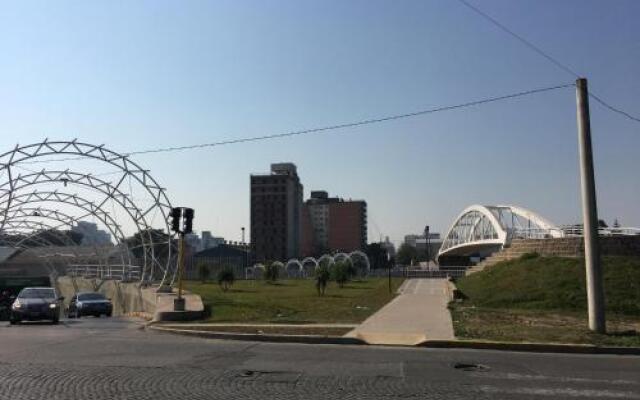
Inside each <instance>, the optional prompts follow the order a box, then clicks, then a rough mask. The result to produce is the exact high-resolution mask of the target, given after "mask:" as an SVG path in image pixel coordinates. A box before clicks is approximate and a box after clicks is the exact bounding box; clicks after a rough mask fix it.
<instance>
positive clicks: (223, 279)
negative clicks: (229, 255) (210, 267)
mask: <svg viewBox="0 0 640 400" xmlns="http://www.w3.org/2000/svg"><path fill="white" fill-rule="evenodd" d="M235 281H236V275H235V273H234V272H233V269H231V268H229V267H224V268H222V269H221V270H220V272H218V285H220V287H221V288H222V291H223V292H226V291H227V290H229V288H231V286H233V282H235Z"/></svg>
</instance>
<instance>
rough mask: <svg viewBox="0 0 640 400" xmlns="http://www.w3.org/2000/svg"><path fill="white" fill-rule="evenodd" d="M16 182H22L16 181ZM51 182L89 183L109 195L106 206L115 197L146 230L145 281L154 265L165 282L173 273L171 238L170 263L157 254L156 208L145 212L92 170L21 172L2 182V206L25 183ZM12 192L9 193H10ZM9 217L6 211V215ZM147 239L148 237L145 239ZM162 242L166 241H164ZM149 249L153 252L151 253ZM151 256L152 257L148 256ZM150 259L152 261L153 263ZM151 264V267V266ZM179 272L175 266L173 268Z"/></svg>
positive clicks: (142, 237) (138, 226) (82, 184)
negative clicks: (148, 217)
mask: <svg viewBox="0 0 640 400" xmlns="http://www.w3.org/2000/svg"><path fill="white" fill-rule="evenodd" d="M16 182H18V184H17V185H16ZM51 182H65V184H69V183H71V184H76V185H80V186H85V187H88V188H90V189H95V190H97V191H98V192H100V193H102V194H103V195H105V198H104V199H102V201H101V202H100V203H99V204H98V205H97V206H96V207H97V208H100V207H102V205H104V204H105V203H106V202H107V201H109V200H114V201H115V202H116V203H117V204H118V205H119V206H120V207H122V208H123V209H124V210H125V212H126V213H127V214H128V215H129V217H130V218H131V220H132V221H133V223H134V224H135V225H136V228H137V229H138V232H143V233H144V234H143V235H141V236H140V238H141V239H142V242H143V246H144V248H145V251H144V252H143V256H144V264H145V267H146V268H144V270H143V273H142V278H141V280H142V281H144V279H145V273H146V274H148V275H149V276H153V275H154V268H153V267H154V266H155V265H156V264H157V265H158V267H160V269H161V270H162V272H163V278H162V282H164V281H165V280H166V278H167V276H168V274H169V269H170V266H171V263H170V260H171V246H170V240H169V243H168V245H169V247H168V248H169V250H168V256H167V259H168V261H169V262H168V263H167V266H166V267H163V266H162V265H161V264H160V263H159V262H158V261H157V260H156V258H155V255H154V252H155V249H154V247H155V246H154V241H153V235H152V234H151V229H152V226H151V225H150V224H149V223H148V222H147V220H146V215H147V214H148V212H149V211H150V210H151V209H152V208H150V209H148V210H146V211H145V212H143V211H142V210H141V209H140V208H138V207H137V206H136V205H135V203H134V202H133V200H131V199H130V198H129V196H128V195H127V194H126V193H124V192H122V191H121V190H120V189H119V188H118V187H117V186H112V185H111V183H110V182H107V181H105V180H103V179H100V178H97V177H95V176H93V175H91V174H83V173H78V172H74V171H69V170H64V171H47V170H42V171H40V172H33V173H29V174H24V175H23V174H19V175H18V176H17V177H16V178H15V180H13V181H11V182H8V183H4V184H0V206H2V205H3V204H5V203H6V204H7V206H6V207H7V208H10V207H11V201H12V199H13V198H14V197H15V196H12V193H15V192H17V191H19V190H21V189H24V188H25V187H31V186H34V185H39V184H46V183H51ZM6 185H10V186H11V188H10V189H6V188H5V186H6ZM7 194H8V196H7ZM3 220H6V215H5V217H4V218H3ZM0 229H1V228H0ZM145 239H147V240H146V241H145ZM161 244H162V243H161ZM148 253H149V254H148ZM148 256H150V260H148ZM149 262H150V263H151V265H149ZM149 267H150V268H149ZM173 272H175V270H174V271H173Z"/></svg>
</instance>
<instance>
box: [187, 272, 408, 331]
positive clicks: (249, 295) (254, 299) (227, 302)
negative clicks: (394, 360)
mask: <svg viewBox="0 0 640 400" xmlns="http://www.w3.org/2000/svg"><path fill="white" fill-rule="evenodd" d="M325 279H326V282H325V283H326V285H325V287H324V295H323V296H318V292H319V289H318V287H317V284H318V283H317V280H316V279H287V280H278V281H275V282H273V281H271V282H266V281H264V280H236V281H235V283H234V284H233V286H232V287H230V288H229V289H228V290H227V291H224V290H223V289H222V287H221V286H219V285H217V284H215V283H202V282H197V281H188V282H187V283H186V288H187V289H188V290H190V291H191V292H193V293H196V294H199V295H200V296H201V297H202V300H203V302H204V303H205V306H206V307H207V308H210V309H211V316H210V317H209V318H208V319H207V320H206V322H233V323H360V322H362V321H364V320H365V319H366V318H367V317H368V316H369V315H371V314H372V313H374V312H375V311H377V310H379V309H380V308H381V307H382V306H384V305H385V304H386V303H387V302H389V301H390V300H391V299H392V298H393V297H395V292H396V290H397V288H398V287H399V286H400V284H401V283H402V280H403V279H402V278H394V279H393V280H392V285H393V291H392V293H389V292H388V287H387V279H386V278H367V279H362V280H357V279H354V280H351V281H349V282H346V283H344V284H343V286H342V288H339V287H338V284H337V283H335V282H329V281H328V277H326V278H325ZM323 280H324V279H323Z"/></svg>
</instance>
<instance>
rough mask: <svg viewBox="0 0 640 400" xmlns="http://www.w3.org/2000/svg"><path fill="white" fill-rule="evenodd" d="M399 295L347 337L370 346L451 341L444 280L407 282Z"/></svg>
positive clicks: (450, 324) (453, 337)
mask: <svg viewBox="0 0 640 400" xmlns="http://www.w3.org/2000/svg"><path fill="white" fill-rule="evenodd" d="M398 292H399V294H398V296H397V297H396V298H395V299H393V300H392V301H391V302H390V303H388V304H387V305H385V306H384V307H383V308H382V309H380V310H379V311H378V312H377V313H375V314H373V315H372V316H370V317H369V318H367V319H366V320H365V321H364V322H363V323H362V324H361V325H359V326H358V327H357V328H356V329H354V330H353V331H351V332H349V333H348V334H347V335H346V336H349V337H357V338H360V339H362V340H364V341H366V342H367V343H370V344H402V345H415V344H418V343H420V342H423V341H425V340H453V339H455V336H454V334H453V323H452V322H451V314H450V313H449V310H448V309H447V303H448V302H449V299H450V296H449V290H448V282H447V280H446V279H424V278H422V279H407V280H406V281H405V282H404V283H403V285H402V286H401V287H400V289H399V290H398Z"/></svg>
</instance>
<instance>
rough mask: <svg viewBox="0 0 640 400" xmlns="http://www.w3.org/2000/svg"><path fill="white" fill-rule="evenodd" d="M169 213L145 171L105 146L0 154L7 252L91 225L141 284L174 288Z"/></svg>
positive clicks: (1, 232)
mask: <svg viewBox="0 0 640 400" xmlns="http://www.w3.org/2000/svg"><path fill="white" fill-rule="evenodd" d="M170 210H171V203H170V202H169V199H168V197H167V195H166V192H165V189H164V188H162V187H161V186H160V185H159V184H158V182H157V181H156V180H155V179H154V178H153V177H152V176H151V175H150V174H149V171H148V170H146V169H144V168H143V167H142V166H140V165H139V164H137V163H136V162H134V161H133V160H131V159H130V157H129V155H127V154H119V153H116V152H115V151H112V150H109V149H107V148H105V147H104V145H99V146H96V145H93V144H89V143H82V142H79V141H77V140H75V139H74V140H72V141H49V140H44V141H43V142H41V143H34V144H29V145H22V146H20V145H16V147H15V148H14V149H13V150H11V151H8V152H5V153H3V154H0V241H1V242H2V244H4V245H7V246H12V247H15V248H27V247H29V246H34V245H36V246H38V247H40V246H43V247H44V246H45V245H46V243H44V242H43V240H42V236H43V235H42V233H43V232H44V231H46V232H49V233H50V232H56V231H58V230H63V229H67V230H70V229H72V228H74V227H75V226H77V225H78V223H79V222H81V221H86V222H91V223H94V224H97V225H98V226H100V227H101V228H104V229H105V231H106V232H108V233H109V234H110V235H111V237H112V238H113V241H114V242H115V243H113V242H112V243H111V244H110V246H109V247H110V250H108V251H110V252H113V251H116V252H118V253H119V256H118V258H119V259H120V263H121V264H122V267H123V268H125V267H131V268H134V269H135V268H137V271H139V272H138V274H137V277H138V279H139V280H140V281H141V282H143V283H152V282H156V283H160V284H172V283H173V281H174V278H175V274H176V257H175V254H172V253H174V252H173V251H172V245H171V238H172V237H173V234H172V233H171V231H170V223H169V218H170V214H171V213H170ZM58 242H59V241H58ZM38 243H40V244H38ZM134 253H135V254H138V255H137V256H135V257H134V256H133V254H134Z"/></svg>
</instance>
